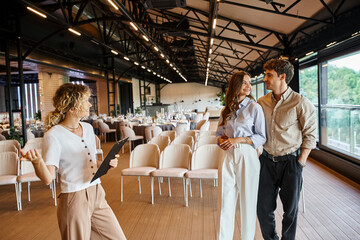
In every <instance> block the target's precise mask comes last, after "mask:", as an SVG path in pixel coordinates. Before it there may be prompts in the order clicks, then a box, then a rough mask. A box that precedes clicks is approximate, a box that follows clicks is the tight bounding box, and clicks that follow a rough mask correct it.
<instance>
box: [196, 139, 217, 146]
mask: <svg viewBox="0 0 360 240" xmlns="http://www.w3.org/2000/svg"><path fill="white" fill-rule="evenodd" d="M205 144H217V137H216V136H203V137H200V139H199V141H198V142H197V147H198V148H199V147H200V146H202V145H205Z"/></svg>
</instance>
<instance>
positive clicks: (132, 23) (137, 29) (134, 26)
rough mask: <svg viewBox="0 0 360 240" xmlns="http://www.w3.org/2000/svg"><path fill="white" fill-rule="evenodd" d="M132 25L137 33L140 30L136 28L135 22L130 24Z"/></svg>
mask: <svg viewBox="0 0 360 240" xmlns="http://www.w3.org/2000/svg"><path fill="white" fill-rule="evenodd" d="M130 25H131V26H132V27H133V28H134V29H135V31H137V30H138V28H137V27H136V26H135V24H134V23H133V22H130Z"/></svg>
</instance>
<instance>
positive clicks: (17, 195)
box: [15, 183, 21, 211]
mask: <svg viewBox="0 0 360 240" xmlns="http://www.w3.org/2000/svg"><path fill="white" fill-rule="evenodd" d="M15 196H16V207H17V210H18V211H20V210H21V209H20V205H21V204H20V200H21V199H20V198H19V184H18V183H15Z"/></svg>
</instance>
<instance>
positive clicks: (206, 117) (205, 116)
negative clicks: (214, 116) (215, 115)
mask: <svg viewBox="0 0 360 240" xmlns="http://www.w3.org/2000/svg"><path fill="white" fill-rule="evenodd" d="M209 117H210V113H209V112H206V113H204V118H203V119H204V120H206V121H209Z"/></svg>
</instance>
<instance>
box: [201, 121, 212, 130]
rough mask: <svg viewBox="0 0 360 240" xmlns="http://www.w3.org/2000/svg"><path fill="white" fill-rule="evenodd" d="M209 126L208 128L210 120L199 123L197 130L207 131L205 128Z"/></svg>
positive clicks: (207, 128)
mask: <svg viewBox="0 0 360 240" xmlns="http://www.w3.org/2000/svg"><path fill="white" fill-rule="evenodd" d="M209 128H210V122H209V121H206V122H205V123H204V124H203V125H201V127H200V129H199V130H200V131H207V130H209Z"/></svg>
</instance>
